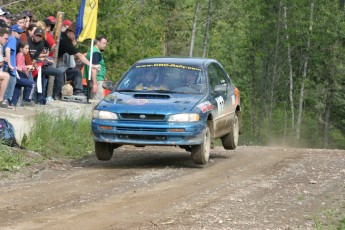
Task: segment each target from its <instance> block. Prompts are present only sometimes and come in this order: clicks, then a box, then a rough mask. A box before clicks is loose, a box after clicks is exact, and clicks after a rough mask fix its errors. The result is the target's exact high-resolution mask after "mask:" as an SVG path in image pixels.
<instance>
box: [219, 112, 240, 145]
mask: <svg viewBox="0 0 345 230" xmlns="http://www.w3.org/2000/svg"><path fill="white" fill-rule="evenodd" d="M239 135H240V124H239V121H238V117H237V113H235V115H234V118H233V120H232V121H231V125H230V133H228V134H226V135H225V136H223V137H221V140H222V145H223V147H224V149H230V150H232V149H236V147H237V144H238V137H239Z"/></svg>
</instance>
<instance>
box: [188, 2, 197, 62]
mask: <svg viewBox="0 0 345 230" xmlns="http://www.w3.org/2000/svg"><path fill="white" fill-rule="evenodd" d="M198 11H199V0H196V4H195V12H194V21H193V28H192V37H191V39H190V49H189V57H193V50H194V40H195V32H196V23H197V21H198Z"/></svg>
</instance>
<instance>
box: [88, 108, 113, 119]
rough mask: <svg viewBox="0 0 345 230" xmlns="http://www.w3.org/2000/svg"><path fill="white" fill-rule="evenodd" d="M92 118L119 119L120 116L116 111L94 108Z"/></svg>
mask: <svg viewBox="0 0 345 230" xmlns="http://www.w3.org/2000/svg"><path fill="white" fill-rule="evenodd" d="M92 118H97V119H103V120H117V119H118V117H117V115H116V113H112V112H108V111H103V110H96V109H95V110H93V114H92Z"/></svg>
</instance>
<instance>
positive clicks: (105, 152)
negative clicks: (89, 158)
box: [95, 141, 115, 161]
mask: <svg viewBox="0 0 345 230" xmlns="http://www.w3.org/2000/svg"><path fill="white" fill-rule="evenodd" d="M114 149H115V147H114V145H112V144H109V143H104V142H97V141H96V142H95V152H96V157H97V159H98V160H100V161H108V160H110V159H111V157H112V156H113V152H114Z"/></svg>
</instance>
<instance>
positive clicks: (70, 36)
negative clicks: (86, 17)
mask: <svg viewBox="0 0 345 230" xmlns="http://www.w3.org/2000/svg"><path fill="white" fill-rule="evenodd" d="M75 29H76V27H75V25H74V24H72V25H70V26H69V27H68V28H67V29H66V32H62V33H61V38H60V46H59V53H58V59H59V60H58V66H60V67H58V68H62V66H61V65H60V64H62V65H63V56H64V54H66V53H67V54H68V55H70V56H72V55H73V56H74V57H75V58H78V59H79V60H80V61H82V62H83V63H84V64H85V65H88V66H92V68H95V69H97V70H99V69H100V65H94V64H91V63H90V62H89V60H87V58H86V57H85V56H84V55H83V54H82V53H80V52H79V50H78V49H77V48H76V47H75V43H74V42H75ZM59 63H60V64H59ZM65 73H66V76H67V80H73V94H74V95H76V96H85V94H84V93H83V84H82V74H81V71H80V70H79V71H78V69H75V68H70V67H68V66H67V67H66V68H65Z"/></svg>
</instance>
